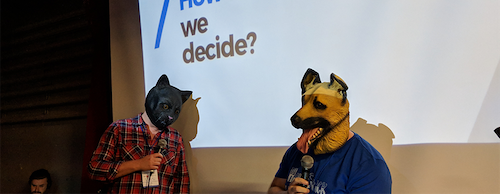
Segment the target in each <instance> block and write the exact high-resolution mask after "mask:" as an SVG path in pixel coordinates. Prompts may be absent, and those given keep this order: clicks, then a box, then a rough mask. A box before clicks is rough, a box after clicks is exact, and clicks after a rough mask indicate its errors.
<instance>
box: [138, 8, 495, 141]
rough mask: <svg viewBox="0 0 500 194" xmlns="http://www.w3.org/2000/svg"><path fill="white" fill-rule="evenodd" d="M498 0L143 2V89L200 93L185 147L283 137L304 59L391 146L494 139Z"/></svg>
mask: <svg viewBox="0 0 500 194" xmlns="http://www.w3.org/2000/svg"><path fill="white" fill-rule="evenodd" d="M499 10H500V3H499V1H496V0H490V1H488V0H481V1H469V0H464V1H457V0H410V1H395V0H382V1H365V0H354V1H331V0H322V1H283V0H279V1H265V0H252V1H250V0H239V1H229V0H211V1H209V0H180V1H169V0H140V1H139V13H140V22H141V36H142V48H143V53H142V54H143V60H144V61H143V65H144V77H145V89H146V91H148V90H149V89H150V88H151V87H153V86H154V85H155V83H156V81H157V79H158V78H159V77H160V75H161V74H167V76H168V77H169V79H170V83H171V84H172V85H174V86H176V87H178V88H179V89H182V90H191V91H193V98H201V99H200V100H199V101H198V104H197V108H198V111H199V117H200V120H199V123H198V132H197V135H196V138H195V139H194V140H193V141H192V142H191V146H192V147H240V146H289V145H291V144H293V143H294V142H295V141H296V140H297V138H298V137H299V136H300V134H301V130H300V129H295V128H293V127H292V125H291V124H290V117H291V116H292V115H293V114H294V113H295V112H296V111H297V110H298V109H299V108H300V106H301V100H300V99H301V90H300V81H301V79H302V76H303V75H304V73H305V71H306V70H307V68H312V69H314V70H316V71H317V72H318V73H319V74H320V77H321V79H322V81H323V82H325V81H328V80H329V76H330V74H331V73H335V74H336V75H339V76H340V77H341V78H342V79H344V81H345V82H346V83H347V85H348V86H349V90H348V91H347V96H348V99H349V101H350V105H351V106H350V111H351V113H350V115H351V118H350V121H351V124H352V123H354V122H355V121H356V120H357V119H358V118H363V119H365V120H367V121H368V123H372V124H378V123H383V124H384V125H386V126H388V127H389V128H390V129H391V130H392V132H393V133H394V135H395V139H394V144H418V143H467V142H499V141H498V140H499V139H498V137H497V136H496V135H495V134H494V133H493V130H494V129H495V128H497V127H499V126H500V119H499V118H500V112H499V110H500V66H499V61H500V15H499V14H498V13H499Z"/></svg>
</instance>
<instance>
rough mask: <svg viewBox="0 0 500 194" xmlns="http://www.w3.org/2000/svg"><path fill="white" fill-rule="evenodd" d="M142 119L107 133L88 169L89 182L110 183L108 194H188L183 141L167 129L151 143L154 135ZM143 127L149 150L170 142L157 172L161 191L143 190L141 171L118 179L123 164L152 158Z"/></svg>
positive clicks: (118, 124)
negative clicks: (162, 141)
mask: <svg viewBox="0 0 500 194" xmlns="http://www.w3.org/2000/svg"><path fill="white" fill-rule="evenodd" d="M141 115H142V114H139V115H138V116H137V117H134V118H129V119H123V120H118V121H116V122H114V123H112V124H111V125H110V126H109V127H108V129H106V131H105V132H104V134H103V135H102V137H101V139H100V141H99V145H98V146H97V149H96V150H95V151H94V153H93V155H92V158H91V160H90V163H89V166H88V170H89V173H90V178H91V179H94V180H100V181H107V182H109V183H110V185H109V186H110V187H109V188H108V193H148V194H149V193H189V174H188V170H187V165H186V159H185V156H184V144H183V143H182V137H181V136H180V134H179V133H178V132H177V131H176V130H175V129H174V128H171V127H168V129H166V130H164V131H163V133H157V134H156V135H155V137H154V138H153V140H151V132H150V131H149V130H148V128H147V127H146V123H144V122H143V120H142V117H141ZM141 126H142V129H144V132H145V133H146V134H145V135H146V137H147V138H148V140H149V143H148V144H149V145H150V147H156V146H157V144H158V141H156V140H157V139H158V138H161V139H165V140H167V142H168V144H167V147H166V148H165V149H164V150H163V151H162V154H163V159H162V161H161V165H160V167H159V168H158V179H159V182H160V185H159V186H158V187H153V188H143V187H142V177H141V172H140V171H137V172H133V173H131V174H128V175H125V176H123V177H120V178H115V176H116V174H117V173H118V171H117V169H118V167H120V165H121V164H122V162H123V161H129V160H137V159H140V158H142V157H144V156H146V155H149V154H150V148H146V147H147V146H146V145H147V144H146V143H145V140H144V133H143V130H142V129H141ZM160 136H161V137H160ZM153 144H154V145H153Z"/></svg>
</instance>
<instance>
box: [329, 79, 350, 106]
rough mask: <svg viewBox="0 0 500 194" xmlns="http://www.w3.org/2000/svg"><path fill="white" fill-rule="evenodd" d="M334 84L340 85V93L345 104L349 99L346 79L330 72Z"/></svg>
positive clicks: (331, 81) (331, 82)
mask: <svg viewBox="0 0 500 194" xmlns="http://www.w3.org/2000/svg"><path fill="white" fill-rule="evenodd" d="M334 84H338V85H340V91H339V93H340V94H341V95H342V106H343V105H344V104H345V102H346V100H347V92H346V91H347V89H348V87H347V84H345V82H344V80H342V79H341V78H340V77H338V76H336V75H335V74H334V73H332V74H330V85H329V86H332V85H334Z"/></svg>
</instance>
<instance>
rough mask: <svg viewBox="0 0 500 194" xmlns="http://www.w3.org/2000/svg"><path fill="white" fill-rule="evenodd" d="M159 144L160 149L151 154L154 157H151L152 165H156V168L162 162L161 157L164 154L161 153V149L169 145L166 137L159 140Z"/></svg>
mask: <svg viewBox="0 0 500 194" xmlns="http://www.w3.org/2000/svg"><path fill="white" fill-rule="evenodd" d="M158 146H159V147H160V148H159V149H158V151H157V152H156V153H155V154H151V155H150V156H151V157H152V158H151V159H150V165H151V166H154V167H155V169H158V168H159V166H160V164H161V158H162V157H163V155H162V154H161V151H162V150H163V149H165V148H166V147H167V140H165V139H160V140H159V141H158ZM152 172H154V169H153V170H151V173H152Z"/></svg>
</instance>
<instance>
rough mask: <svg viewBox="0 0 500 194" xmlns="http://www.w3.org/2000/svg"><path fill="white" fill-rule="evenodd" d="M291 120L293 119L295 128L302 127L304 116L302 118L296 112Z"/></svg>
mask: <svg viewBox="0 0 500 194" xmlns="http://www.w3.org/2000/svg"><path fill="white" fill-rule="evenodd" d="M290 121H292V126H293V127H295V128H297V129H298V128H301V127H300V125H299V124H300V123H301V122H302V118H300V117H299V116H297V115H296V114H294V115H293V116H292V118H290Z"/></svg>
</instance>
